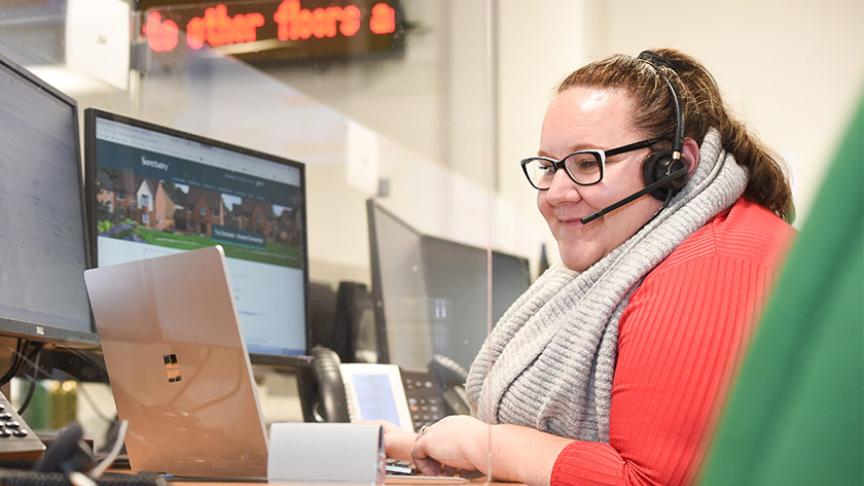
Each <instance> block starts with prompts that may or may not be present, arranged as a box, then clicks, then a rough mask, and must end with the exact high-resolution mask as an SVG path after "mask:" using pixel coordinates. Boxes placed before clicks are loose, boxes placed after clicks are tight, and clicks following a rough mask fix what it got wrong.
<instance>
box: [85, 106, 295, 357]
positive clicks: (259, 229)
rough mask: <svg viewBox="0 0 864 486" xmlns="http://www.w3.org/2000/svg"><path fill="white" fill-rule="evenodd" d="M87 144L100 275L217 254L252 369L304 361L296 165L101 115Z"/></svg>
mask: <svg viewBox="0 0 864 486" xmlns="http://www.w3.org/2000/svg"><path fill="white" fill-rule="evenodd" d="M86 144H87V146H86V160H87V185H88V189H87V192H88V197H89V200H90V206H91V208H92V209H91V211H92V212H93V215H92V218H93V220H94V221H95V228H94V230H95V234H94V239H95V246H96V255H97V263H98V265H99V266H105V265H114V264H118V263H124V262H129V261H134V260H140V259H143V258H149V257H154V256H159V255H165V254H169V253H174V252H179V251H184V250H191V249H195V248H201V247H205V246H210V245H215V244H219V245H222V246H223V248H224V249H225V256H226V260H227V264H228V265H227V266H228V274H229V275H228V279H229V282H230V284H231V291H232V294H233V296H234V300H235V307H236V308H237V313H238V319H239V321H240V326H241V328H242V331H243V335H244V338H245V341H246V346H247V348H248V350H249V353H250V354H251V355H252V357H253V360H254V359H256V358H259V361H261V360H266V358H272V357H277V358H278V357H286V356H294V355H302V354H305V353H306V351H307V340H306V288H307V281H308V278H307V257H306V221H305V220H306V216H305V203H304V194H305V193H304V170H303V165H302V164H300V163H298V162H294V161H290V160H286V159H282V158H278V157H274V156H272V155H267V154H263V153H260V152H256V151H252V150H248V149H244V148H241V147H236V146H233V145H228V144H225V143H221V142H217V141H214V140H208V139H205V138H203V137H198V136H194V135H191V134H188V133H183V132H179V131H176V130H172V129H169V128H165V127H160V126H157V125H153V124H149V123H144V122H141V121H138V120H132V119H129V118H126V117H121V116H119V115H114V114H111V113H107V112H103V111H99V110H87V112H86Z"/></svg>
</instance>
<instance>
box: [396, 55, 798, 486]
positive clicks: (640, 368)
mask: <svg viewBox="0 0 864 486" xmlns="http://www.w3.org/2000/svg"><path fill="white" fill-rule="evenodd" d="M676 110H677V113H676ZM679 132H680V133H679ZM522 165H523V169H524V170H525V173H526V175H527V176H528V179H529V182H531V184H532V186H534V187H535V188H536V189H538V193H537V205H538V207H539V209H540V213H541V214H542V215H543V217H544V218H545V219H546V221H547V223H548V225H549V229H550V230H551V231H552V233H553V235H554V236H555V238H556V240H557V242H558V250H559V253H560V256H561V262H562V263H561V264H560V265H556V266H553V267H552V268H550V269H549V270H548V271H547V272H546V273H544V274H543V276H542V277H541V278H539V279H538V280H537V282H535V283H534V284H533V285H532V286H531V288H530V289H529V290H528V291H527V292H526V293H525V294H524V295H522V296H521V297H520V298H519V299H518V300H517V301H516V302H515V303H514V304H513V306H512V307H511V308H510V309H509V310H508V311H507V313H505V315H504V316H503V317H502V319H501V320H500V321H499V322H498V324H497V325H496V327H495V329H494V331H493V332H492V333H491V335H490V336H489V337H488V338H487V340H486V342H485V343H484V345H483V347H482V348H481V350H480V352H479V354H478V356H477V358H476V360H475V361H474V364H473V366H472V368H471V371H470V373H469V377H468V382H467V384H466V391H467V394H468V398H469V402H470V403H471V406H472V411H473V415H474V416H473V417H467V416H453V417H448V418H446V419H444V420H442V421H440V422H438V423H436V424H435V425H433V426H432V427H430V428H428V429H426V430H424V431H422V432H421V433H420V434H418V435H417V436H414V435H407V434H400V433H399V432H396V431H392V430H390V431H388V434H387V438H386V440H387V448H388V453H389V454H390V455H391V456H394V457H408V456H410V457H412V458H413V460H414V461H415V463H416V464H417V466H418V467H419V469H420V470H421V471H422V472H424V473H427V474H437V473H439V472H440V471H442V470H447V469H451V468H453V469H462V470H468V471H474V470H476V471H481V472H483V473H487V472H489V471H490V470H491V471H492V474H493V476H494V477H495V478H496V479H500V480H510V481H518V482H525V483H528V484H549V483H552V484H682V483H689V482H692V481H693V479H694V476H695V473H696V472H697V468H698V465H699V461H700V460H701V458H702V456H703V454H704V451H705V448H706V446H707V445H708V443H709V441H710V437H711V433H712V431H713V427H714V425H715V422H716V418H717V415H718V414H719V411H720V408H721V407H722V404H723V400H724V397H725V393H726V391H727V389H728V386H729V383H730V381H731V379H732V377H733V373H732V372H733V370H734V368H735V366H736V364H737V363H738V360H739V358H740V357H741V356H742V355H743V354H744V352H745V351H746V345H747V341H748V338H749V336H750V334H751V332H752V330H753V325H754V322H755V320H756V318H757V317H758V310H759V308H760V307H761V305H762V303H763V301H764V299H765V297H766V296H767V294H768V291H769V290H770V285H771V282H772V279H773V277H774V275H775V274H776V272H777V270H778V265H779V264H780V262H781V256H782V254H783V250H784V249H785V248H786V246H787V243H788V242H789V240H790V238H791V236H792V234H793V230H792V229H791V228H790V227H789V226H788V225H787V224H786V223H785V222H784V221H783V219H788V218H790V217H791V214H792V211H793V208H792V202H791V196H790V189H789V185H788V182H787V180H786V178H785V176H784V174H783V172H782V170H781V169H780V167H779V165H778V164H777V162H776V161H775V160H774V159H773V158H772V156H771V155H769V154H768V152H767V151H766V150H765V149H764V148H763V147H762V146H761V145H760V144H759V142H758V141H756V139H755V138H754V137H753V136H752V135H750V134H749V133H748V132H747V130H746V129H745V128H744V127H743V126H742V125H741V124H740V123H739V122H737V121H736V120H734V119H733V118H732V117H731V116H730V115H729V114H728V112H727V110H726V108H725V107H724V106H723V103H722V101H721V99H720V94H719V90H718V88H717V86H716V84H715V83H714V80H713V78H712V77H711V75H710V74H709V73H708V71H707V70H705V68H704V67H703V66H702V65H701V64H699V63H698V62H697V61H696V60H694V59H693V58H691V57H689V56H687V55H685V54H683V53H680V52H678V51H675V50H671V49H659V50H655V51H653V52H645V53H642V54H641V55H640V56H639V57H638V58H634V57H630V56H613V57H611V58H608V59H605V60H602V61H599V62H595V63H592V64H589V65H587V66H584V67H582V68H581V69H579V70H577V71H575V72H574V73H572V74H571V75H570V76H568V77H567V78H566V79H565V80H564V81H563V82H562V83H561V85H560V86H559V87H558V90H557V96H556V97H555V99H554V100H553V101H552V102H551V104H550V105H549V108H548V110H547V112H546V116H545V118H544V121H543V128H542V134H541V140H540V150H539V152H538V157H532V158H529V159H526V160H524V161H523V162H522ZM562 169H563V170H562ZM647 186H650V187H647ZM646 187H647V190H646ZM640 191H641V192H650V194H641V193H640ZM631 195H633V196H634V197H633V198H628V197H627V196H631ZM619 202H621V203H622V204H620V205H617V206H616V205H615V203H619ZM604 208H605V209H606V211H605V212H604V211H602V210H604ZM598 211H599V212H600V213H599V215H598V216H596V217H595V216H591V215H592V214H595V213H598ZM488 424H492V425H491V427H490V426H489V425H488ZM490 434H491V438H490ZM490 447H491V450H490Z"/></svg>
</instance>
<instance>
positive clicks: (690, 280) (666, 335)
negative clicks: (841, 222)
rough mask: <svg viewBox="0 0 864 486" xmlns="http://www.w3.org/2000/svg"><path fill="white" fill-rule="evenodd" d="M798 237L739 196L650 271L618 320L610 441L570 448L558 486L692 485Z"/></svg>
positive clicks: (560, 463)
mask: <svg viewBox="0 0 864 486" xmlns="http://www.w3.org/2000/svg"><path fill="white" fill-rule="evenodd" d="M793 234H794V230H793V229H792V228H791V227H790V226H789V225H787V224H786V223H784V222H783V221H782V220H781V219H780V218H778V217H777V216H775V215H774V214H773V213H771V212H770V211H768V210H767V209H765V208H764V207H762V206H760V205H758V204H756V203H753V202H750V201H747V200H744V199H739V200H738V201H737V202H736V203H735V204H734V205H733V206H732V207H731V208H730V209H729V210H727V211H726V212H724V213H721V214H720V215H718V216H716V217H714V218H713V219H712V220H711V221H709V222H708V223H707V224H706V225H705V226H703V227H702V228H700V229H699V230H698V231H696V232H695V233H694V234H692V235H691V236H690V237H688V238H687V239H686V240H684V242H683V243H681V245H680V246H679V247H678V248H676V249H675V250H674V251H673V252H672V253H671V254H670V255H669V256H668V257H667V258H666V259H665V260H664V261H663V262H662V263H661V264H660V265H658V266H657V268H655V269H654V270H652V271H651V272H650V273H649V274H648V275H647V276H646V278H645V279H644V281H643V282H642V285H641V286H640V287H639V289H637V291H636V292H635V293H634V294H633V297H632V298H631V299H630V303H629V304H628V305H627V308H626V309H625V310H624V314H623V315H622V316H621V320H620V322H619V337H618V361H617V364H616V367H615V376H614V378H613V382H612V406H611V411H610V430H609V444H601V443H597V442H580V441H577V442H573V443H572V444H570V445H568V446H567V447H566V448H565V449H564V450H563V451H562V452H561V454H560V455H559V456H558V458H557V460H556V462H555V466H554V467H553V469H552V477H551V483H552V485H553V486H563V485H576V484H578V485H586V484H602V485H625V484H626V485H629V484H663V485H674V484H689V483H692V482H693V480H694V476H695V474H696V472H697V471H698V467H699V465H700V462H701V460H702V458H703V455H704V452H705V449H706V447H707V446H708V445H709V443H710V438H711V435H712V432H713V429H714V426H715V425H716V421H717V418H718V416H719V412H720V409H721V407H722V405H723V402H724V399H725V395H726V391H727V389H728V387H729V384H730V381H731V378H732V377H733V371H734V370H735V368H736V366H737V365H738V364H739V361H740V359H741V357H742V355H743V354H744V352H745V350H746V348H747V344H748V341H749V338H750V335H751V332H752V330H753V326H754V323H755V322H756V319H757V317H758V312H759V310H760V309H761V307H762V304H763V303H764V300H765V298H766V297H767V295H768V292H769V290H770V288H771V284H772V281H773V278H774V275H775V273H776V271H777V270H778V266H779V265H780V264H781V263H782V256H783V255H784V252H785V249H786V247H787V244H788V243H789V241H790V240H791V238H792V236H793Z"/></svg>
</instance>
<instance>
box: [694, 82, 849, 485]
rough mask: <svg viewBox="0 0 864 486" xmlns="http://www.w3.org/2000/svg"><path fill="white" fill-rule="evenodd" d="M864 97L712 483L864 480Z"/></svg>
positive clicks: (746, 380) (743, 385) (783, 284)
mask: <svg viewBox="0 0 864 486" xmlns="http://www.w3.org/2000/svg"><path fill="white" fill-rule="evenodd" d="M862 194H864V99H862V100H861V103H859V105H858V110H857V112H856V114H855V116H854V119H853V122H852V126H851V127H850V128H849V131H848V132H847V133H846V136H845V137H844V139H843V143H842V145H841V146H840V149H839V151H838V153H837V154H836V156H835V158H834V161H833V162H832V164H831V167H830V169H829V171H828V174H827V176H826V178H825V180H824V181H823V183H822V188H821V190H820V192H819V195H818V197H817V199H816V201H815V203H814V205H813V208H812V210H811V212H810V216H809V217H808V219H807V222H806V223H805V225H804V228H803V229H802V231H801V233H800V235H799V236H798V238H797V241H796V242H795V244H794V246H793V248H792V250H791V252H790V254H789V258H788V260H787V262H786V265H785V267H784V270H783V272H782V275H781V277H780V279H779V281H778V284H777V287H776V288H775V291H774V293H773V295H772V297H771V299H770V301H769V303H768V306H767V308H766V311H765V314H764V315H763V318H762V322H761V324H760V325H759V328H758V330H757V332H756V335H755V337H754V340H753V342H752V345H751V347H750V351H749V353H748V354H747V357H746V359H745V360H744V363H743V365H742V368H741V372H740V375H739V377H738V381H737V383H736V384H735V387H734V388H733V392H732V394H731V395H730V399H729V402H728V405H727V407H726V409H725V410H724V414H723V416H722V419H721V422H720V426H719V428H718V432H717V435H716V437H715V440H714V442H713V444H712V448H711V450H710V452H709V455H708V458H707V461H706V463H705V467H704V469H703V470H702V476H701V479H702V481H701V484H703V485H708V486H716V485H736V486H737V485H745V484H746V485H780V484H782V485H799V484H800V485H814V484H830V485H846V484H850V485H861V484H864V196H862Z"/></svg>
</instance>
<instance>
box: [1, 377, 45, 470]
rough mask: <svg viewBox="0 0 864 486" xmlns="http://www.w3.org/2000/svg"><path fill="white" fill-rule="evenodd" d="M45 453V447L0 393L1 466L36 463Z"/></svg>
mask: <svg viewBox="0 0 864 486" xmlns="http://www.w3.org/2000/svg"><path fill="white" fill-rule="evenodd" d="M43 452H45V445H44V444H43V443H42V441H40V440H39V438H38V437H36V434H35V433H34V432H33V431H32V430H30V427H29V426H28V425H27V423H26V422H24V420H23V419H22V418H21V416H20V415H18V412H16V411H15V407H13V406H12V404H11V403H9V400H7V399H6V397H5V396H3V394H2V393H0V464H3V463H18V464H21V463H31V462H35V461H36V460H38V459H39V458H40V457H42V453H43Z"/></svg>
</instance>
